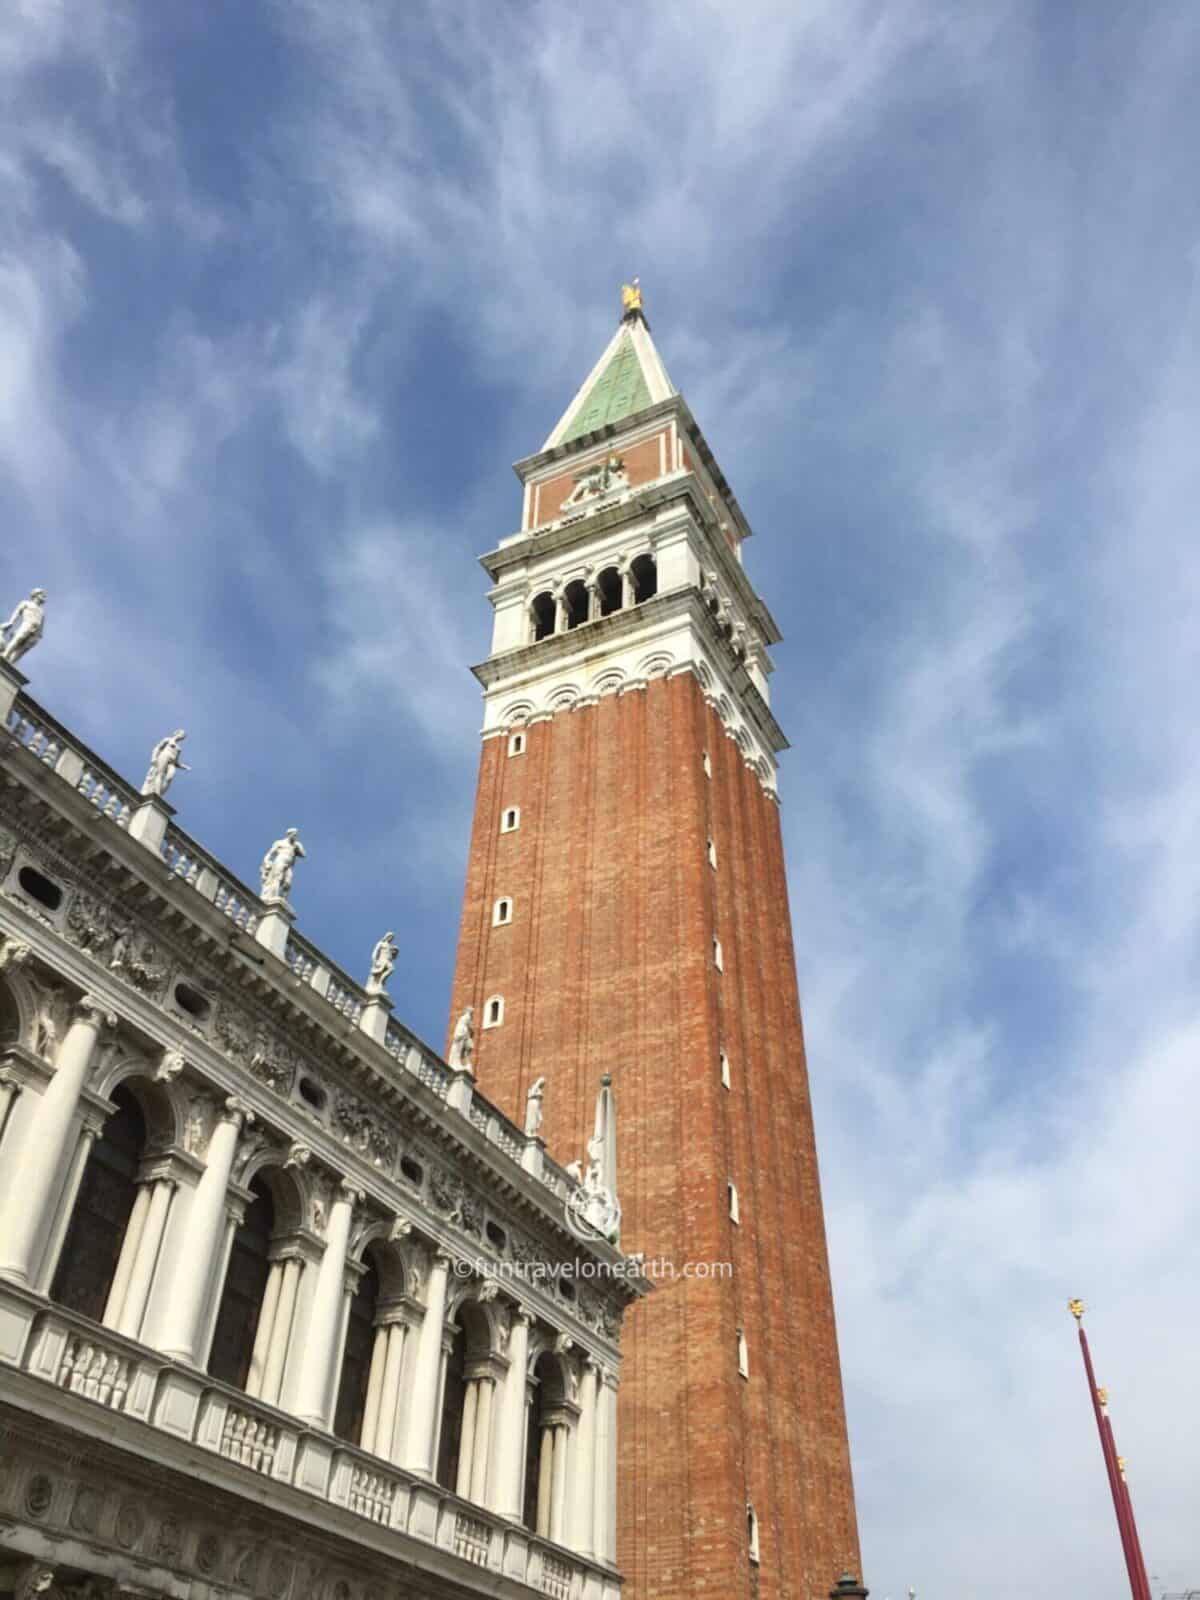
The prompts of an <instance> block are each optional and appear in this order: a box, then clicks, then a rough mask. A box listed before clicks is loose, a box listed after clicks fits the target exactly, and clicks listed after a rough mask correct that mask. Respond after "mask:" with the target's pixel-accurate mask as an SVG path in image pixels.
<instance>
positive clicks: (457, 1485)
mask: <svg viewBox="0 0 1200 1600" xmlns="http://www.w3.org/2000/svg"><path fill="white" fill-rule="evenodd" d="M490 1356H491V1325H490V1323H489V1322H488V1319H487V1313H486V1312H485V1311H484V1310H483V1308H482V1307H481V1306H479V1305H477V1304H476V1303H475V1302H474V1301H471V1300H468V1301H465V1302H464V1303H463V1305H462V1306H460V1307H459V1312H458V1326H457V1328H456V1329H455V1333H454V1339H453V1342H452V1344H451V1346H450V1351H449V1354H448V1355H447V1357H446V1382H445V1386H444V1388H443V1391H442V1396H443V1398H442V1420H441V1429H440V1432H439V1435H438V1470H437V1481H438V1483H440V1484H441V1486H442V1487H443V1488H444V1489H452V1490H453V1491H454V1492H455V1493H456V1494H459V1495H461V1496H462V1497H463V1499H464V1500H474V1501H476V1502H477V1503H478V1504H480V1505H482V1504H483V1503H484V1500H485V1497H486V1495H487V1470H488V1458H489V1455H490V1452H491V1438H492V1430H493V1428H494V1427H495V1426H496V1425H497V1414H498V1406H499V1391H498V1388H497V1374H496V1373H495V1372H494V1371H492V1370H490Z"/></svg>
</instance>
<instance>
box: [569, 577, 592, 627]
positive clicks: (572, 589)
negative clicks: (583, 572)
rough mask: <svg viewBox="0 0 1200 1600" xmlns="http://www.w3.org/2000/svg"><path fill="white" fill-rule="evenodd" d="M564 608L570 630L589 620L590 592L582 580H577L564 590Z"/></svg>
mask: <svg viewBox="0 0 1200 1600" xmlns="http://www.w3.org/2000/svg"><path fill="white" fill-rule="evenodd" d="M563 608H564V610H565V612H566V617H567V627H568V629H570V628H578V627H579V626H580V624H581V623H584V622H586V621H587V620H588V592H587V585H586V584H585V583H584V581H583V579H582V578H576V579H575V580H574V581H573V582H572V583H569V584H568V585H567V587H566V588H565V589H564V590H563Z"/></svg>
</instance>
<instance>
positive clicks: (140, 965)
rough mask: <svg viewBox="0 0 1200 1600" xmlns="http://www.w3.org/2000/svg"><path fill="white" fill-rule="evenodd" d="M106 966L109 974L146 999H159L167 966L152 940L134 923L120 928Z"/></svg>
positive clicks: (163, 986)
mask: <svg viewBox="0 0 1200 1600" xmlns="http://www.w3.org/2000/svg"><path fill="white" fill-rule="evenodd" d="M108 966H109V971H110V972H112V973H114V974H115V975H116V976H117V977H118V978H121V979H122V980H123V981H124V982H125V983H128V984H130V985H131V986H132V987H133V988H135V989H137V990H138V992H139V993H140V994H144V995H145V996H146V998H147V999H149V1000H159V999H161V998H162V994H163V990H164V989H165V988H166V984H167V974H168V971H169V967H168V965H167V962H166V961H165V960H164V958H163V953H162V951H161V950H160V948H159V946H158V944H157V943H156V942H155V940H154V939H152V938H151V937H150V935H149V934H148V933H146V932H144V931H143V930H142V929H140V928H138V927H136V926H134V924H133V923H129V924H128V925H127V926H125V927H124V928H122V929H121V931H120V932H119V933H118V934H117V936H116V938H115V939H114V940H113V945H112V953H111V955H110V956H109V960H108Z"/></svg>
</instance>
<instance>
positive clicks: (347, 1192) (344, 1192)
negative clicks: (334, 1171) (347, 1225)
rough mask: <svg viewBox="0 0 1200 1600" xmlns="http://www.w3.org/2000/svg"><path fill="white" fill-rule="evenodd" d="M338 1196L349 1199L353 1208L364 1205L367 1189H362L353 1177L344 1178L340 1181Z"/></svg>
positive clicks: (340, 1198) (341, 1198)
mask: <svg viewBox="0 0 1200 1600" xmlns="http://www.w3.org/2000/svg"><path fill="white" fill-rule="evenodd" d="M337 1197H338V1199H339V1200H345V1201H347V1202H348V1203H349V1205H350V1207H351V1209H353V1208H354V1207H355V1206H361V1205H362V1203H363V1201H364V1200H365V1199H366V1198H367V1191H366V1190H365V1189H360V1188H359V1186H358V1184H357V1183H356V1182H355V1180H354V1179H353V1178H342V1179H341V1181H340V1182H339V1183H338V1188H337Z"/></svg>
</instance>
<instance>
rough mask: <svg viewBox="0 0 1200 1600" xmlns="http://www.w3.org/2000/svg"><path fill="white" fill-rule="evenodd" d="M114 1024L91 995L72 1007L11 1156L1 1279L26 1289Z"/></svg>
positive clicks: (1, 1226)
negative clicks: (87, 1090) (87, 1089)
mask: <svg viewBox="0 0 1200 1600" xmlns="http://www.w3.org/2000/svg"><path fill="white" fill-rule="evenodd" d="M116 1025H117V1019H116V1017H115V1016H114V1015H113V1013H112V1012H111V1011H106V1010H105V1009H104V1007H103V1005H102V1004H101V1002H100V1001H99V1000H97V999H95V998H94V997H93V996H92V995H84V996H83V998H82V999H81V1000H79V1001H78V1002H77V1003H76V1006H75V1015H74V1019H73V1021H72V1023H71V1026H70V1027H69V1028H68V1029H67V1032H66V1036H65V1038H64V1039H63V1042H62V1044H61V1045H60V1046H59V1050H58V1057H57V1060H56V1062H55V1067H54V1076H53V1077H52V1078H51V1079H50V1082H49V1083H48V1084H47V1085H46V1089H45V1092H44V1094H43V1095H42V1096H41V1099H40V1100H39V1102H38V1105H37V1108H36V1111H35V1113H34V1116H33V1118H32V1122H31V1127H30V1133H29V1137H28V1138H27V1139H25V1140H23V1141H22V1143H21V1147H20V1149H18V1150H14V1151H13V1172H12V1178H11V1180H10V1182H9V1186H8V1189H7V1191H6V1193H5V1198H4V1205H3V1209H2V1210H0V1277H5V1278H11V1279H12V1280H13V1281H14V1282H16V1283H26V1284H27V1283H28V1282H29V1281H30V1278H31V1277H32V1276H33V1274H34V1272H35V1270H36V1266H37V1260H38V1254H39V1251H38V1247H39V1245H40V1244H41V1242H42V1239H43V1237H44V1234H45V1231H46V1229H47V1227H48V1226H49V1225H50V1223H51V1220H52V1213H53V1206H54V1199H55V1195H56V1192H57V1189H58V1183H59V1179H60V1177H61V1172H62V1166H63V1163H64V1162H65V1161H67V1160H68V1159H69V1150H70V1146H71V1143H72V1140H71V1127H72V1123H73V1122H74V1120H75V1113H76V1110H77V1108H78V1105H79V1097H80V1095H81V1094H82V1093H83V1088H84V1085H85V1084H86V1082H87V1078H88V1073H89V1072H90V1071H91V1066H92V1060H93V1057H94V1056H95V1052H96V1044H97V1042H98V1041H99V1038H100V1034H101V1032H102V1030H103V1029H104V1028H105V1027H106V1026H107V1027H112V1028H115V1027H116Z"/></svg>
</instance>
